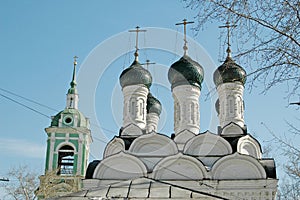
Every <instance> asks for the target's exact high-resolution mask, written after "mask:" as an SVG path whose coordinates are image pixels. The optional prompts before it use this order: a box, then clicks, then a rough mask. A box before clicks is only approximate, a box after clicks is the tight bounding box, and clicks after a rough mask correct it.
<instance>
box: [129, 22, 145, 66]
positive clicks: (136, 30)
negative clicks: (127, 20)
mask: <svg viewBox="0 0 300 200" xmlns="http://www.w3.org/2000/svg"><path fill="white" fill-rule="evenodd" d="M129 32H136V37H135V52H134V57H135V61H138V56H139V54H138V50H139V46H138V43H139V32H146V30H142V29H140V27H139V26H137V27H135V30H129Z"/></svg>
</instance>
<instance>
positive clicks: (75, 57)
mask: <svg viewBox="0 0 300 200" xmlns="http://www.w3.org/2000/svg"><path fill="white" fill-rule="evenodd" d="M73 58H74V62H73V64H74V69H73V77H72V82H71V86H72V87H74V86H76V65H77V58H78V57H77V56H74V57H73Z"/></svg>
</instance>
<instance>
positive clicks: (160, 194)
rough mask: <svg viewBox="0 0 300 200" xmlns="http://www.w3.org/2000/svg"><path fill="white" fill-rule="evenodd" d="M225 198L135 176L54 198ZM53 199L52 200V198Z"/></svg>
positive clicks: (72, 199) (64, 199) (73, 199)
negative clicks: (135, 177) (130, 178)
mask: <svg viewBox="0 0 300 200" xmlns="http://www.w3.org/2000/svg"><path fill="white" fill-rule="evenodd" d="M130 198H133V199H148V198H150V199H170V198H172V199H225V198H222V197H218V196H216V195H212V194H209V193H205V192H199V191H196V190H192V189H188V188H184V187H181V186H177V185H173V184H170V183H165V182H161V181H157V180H153V179H149V178H137V179H133V180H127V181H122V182H119V183H116V184H112V185H108V186H106V187H102V188H96V189H90V190H84V191H81V192H77V193H72V194H69V195H66V196H63V197H58V198H54V199H55V200H60V199H61V200H62V199H63V200H79V199H103V200H104V199H130ZM54 199H53V200H54Z"/></svg>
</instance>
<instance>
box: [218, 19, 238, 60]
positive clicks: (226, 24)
mask: <svg viewBox="0 0 300 200" xmlns="http://www.w3.org/2000/svg"><path fill="white" fill-rule="evenodd" d="M235 27H237V26H236V25H230V23H229V21H227V22H226V23H225V25H224V26H219V28H227V50H226V52H227V57H228V58H230V57H231V49H230V46H231V45H230V28H235Z"/></svg>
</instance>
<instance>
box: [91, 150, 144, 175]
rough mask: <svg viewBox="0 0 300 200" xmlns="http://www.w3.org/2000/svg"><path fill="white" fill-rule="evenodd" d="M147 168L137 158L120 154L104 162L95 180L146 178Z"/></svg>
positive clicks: (100, 164) (97, 168)
mask: <svg viewBox="0 0 300 200" xmlns="http://www.w3.org/2000/svg"><path fill="white" fill-rule="evenodd" d="M146 174H147V168H146V166H145V165H144V163H143V162H142V161H141V160H140V159H138V158H137V157H135V156H133V155H130V154H126V153H124V152H120V153H118V154H115V155H112V156H109V157H107V158H105V159H104V160H102V161H101V162H100V163H99V164H98V166H97V167H96V169H95V171H94V174H93V178H95V179H118V180H120V179H124V180H127V179H132V178H138V177H144V176H146Z"/></svg>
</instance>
